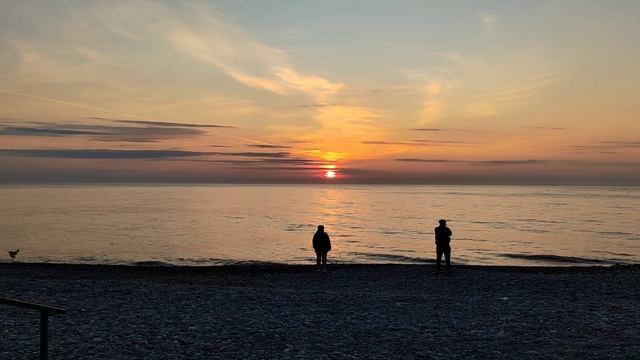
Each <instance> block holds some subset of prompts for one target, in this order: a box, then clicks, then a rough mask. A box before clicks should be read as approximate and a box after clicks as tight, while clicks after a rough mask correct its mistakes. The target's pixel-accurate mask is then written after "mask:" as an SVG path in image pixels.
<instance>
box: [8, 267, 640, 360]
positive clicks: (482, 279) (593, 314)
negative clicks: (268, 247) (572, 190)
mask: <svg viewBox="0 0 640 360" xmlns="http://www.w3.org/2000/svg"><path fill="white" fill-rule="evenodd" d="M433 270H434V269H433V266H431V265H366V264H361V265H330V266H328V268H327V271H326V272H318V271H316V269H315V268H314V267H313V266H298V265H237V266H218V267H179V266H174V267H158V266H104V265H66V264H35V263H34V264H28V263H1V264H0V281H1V283H2V290H0V297H7V298H15V299H19V300H24V301H31V302H36V303H42V304H47V305H51V306H56V307H61V308H64V309H66V310H67V313H66V314H62V315H55V316H52V317H51V318H50V324H49V332H50V335H49V336H50V344H49V347H50V349H49V354H50V358H51V359H265V358H267V359H268V358H282V359H356V358H359V359H365V358H366V359H392V358H398V359H400V358H409V359H411V358H423V359H426V358H458V359H486V358H493V359H513V358H518V359H549V358H567V359H569V358H581V359H604V358H607V359H612V358H618V359H632V358H636V359H637V358H640V286H638V284H639V283H640V266H637V265H629V266H612V267H490V266H454V267H453V269H452V272H451V274H450V275H444V274H441V275H436V274H434V271H433ZM0 322H1V323H2V327H1V328H0V358H1V359H33V358H37V354H38V324H39V315H38V313H37V312H35V311H30V310H23V309H16V308H12V307H9V306H4V305H3V306H0Z"/></svg>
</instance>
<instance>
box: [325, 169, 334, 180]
mask: <svg viewBox="0 0 640 360" xmlns="http://www.w3.org/2000/svg"><path fill="white" fill-rule="evenodd" d="M324 177H326V178H327V179H333V178H335V177H336V172H335V171H333V170H329V171H326V172H325V173H324Z"/></svg>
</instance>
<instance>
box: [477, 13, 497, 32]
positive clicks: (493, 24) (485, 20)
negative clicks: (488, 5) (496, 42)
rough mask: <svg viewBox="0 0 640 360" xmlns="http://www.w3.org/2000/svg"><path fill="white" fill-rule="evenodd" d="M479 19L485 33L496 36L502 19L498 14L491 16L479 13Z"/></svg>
mask: <svg viewBox="0 0 640 360" xmlns="http://www.w3.org/2000/svg"><path fill="white" fill-rule="evenodd" d="M477 15H478V17H479V18H480V21H481V22H482V26H483V27H484V30H485V33H486V35H488V36H494V35H495V34H496V32H497V29H498V24H499V21H500V18H499V17H498V15H496V14H489V13H486V12H482V11H479V12H478V14H477Z"/></svg>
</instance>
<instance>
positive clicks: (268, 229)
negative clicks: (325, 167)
mask: <svg viewBox="0 0 640 360" xmlns="http://www.w3.org/2000/svg"><path fill="white" fill-rule="evenodd" d="M0 204H1V205H0V247H1V248H3V249H13V248H20V249H21V251H20V253H19V255H18V257H17V259H16V260H17V261H25V262H27V261H29V262H31V261H37V262H69V263H101V264H102V263H107V264H141V263H142V264H155V263H157V264H164V263H166V264H179V265H221V264H232V263H243V262H276V263H291V264H310V263H312V262H313V260H314V258H315V255H314V253H313V250H312V249H311V237H312V235H313V233H314V231H315V228H316V226H317V225H318V224H324V225H325V227H326V230H327V232H328V233H329V235H330V236H331V240H332V243H333V251H332V252H331V253H330V256H329V260H330V262H334V263H336V262H341V263H424V262H429V261H431V259H432V257H433V256H434V244H433V228H434V227H435V226H436V225H437V220H438V219H440V218H444V219H447V220H448V222H449V226H450V227H451V229H452V230H453V239H452V248H453V260H454V263H458V264H462V263H464V264H490V265H576V264H578V265H590V264H613V263H640V187H569V186H553V187H552V186H431V185H430V186H406V185H403V186H372V185H331V186H314V185H196V186H193V185H167V186H158V185H56V186H42V185H38V186H0ZM0 259H2V260H1V261H10V260H9V257H8V255H7V254H6V253H4V254H3V255H1V256H0Z"/></svg>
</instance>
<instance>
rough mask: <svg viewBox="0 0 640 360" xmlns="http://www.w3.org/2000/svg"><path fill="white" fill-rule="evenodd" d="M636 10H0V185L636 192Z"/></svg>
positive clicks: (481, 6)
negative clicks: (546, 187)
mask: <svg viewBox="0 0 640 360" xmlns="http://www.w3.org/2000/svg"><path fill="white" fill-rule="evenodd" d="M638 94H640V2H638V1H622V0H616V1H607V2H604V1H589V0H580V1H562V2H558V1H529V2H524V1H517V2H515V1H482V2H480V1H375V0H367V1H329V0H328V1H299V0H296V1H241V0H234V1H196V2H174V1H167V2H162V1H95V2H94V1H84V0H83V1H71V0H69V1H20V2H18V1H8V0H0V169H2V170H1V171H0V182H3V183H33V182H205V183H206V182H213V183H217V182H224V183H389V184H405V183H407V184H410V183H411V184H412V183H418V184H628V185H638V184H640V156H639V155H640V101H639V100H640V97H639V95H638Z"/></svg>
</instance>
